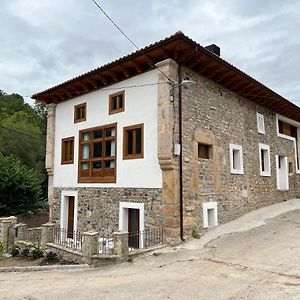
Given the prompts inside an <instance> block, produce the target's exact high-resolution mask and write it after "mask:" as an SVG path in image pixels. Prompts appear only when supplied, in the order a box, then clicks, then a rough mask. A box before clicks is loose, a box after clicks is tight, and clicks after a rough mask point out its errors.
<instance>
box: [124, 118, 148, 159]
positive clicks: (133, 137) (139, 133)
mask: <svg viewBox="0 0 300 300" xmlns="http://www.w3.org/2000/svg"><path fill="white" fill-rule="evenodd" d="M143 157H144V124H138V125H133V126H127V127H124V134H123V159H134V158H143Z"/></svg>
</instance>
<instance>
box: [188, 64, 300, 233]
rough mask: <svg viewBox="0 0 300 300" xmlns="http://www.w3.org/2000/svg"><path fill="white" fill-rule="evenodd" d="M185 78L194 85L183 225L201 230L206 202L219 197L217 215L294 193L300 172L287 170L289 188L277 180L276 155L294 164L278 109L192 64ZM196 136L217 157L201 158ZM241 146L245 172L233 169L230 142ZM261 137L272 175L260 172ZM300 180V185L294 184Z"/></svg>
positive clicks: (190, 97) (190, 99)
mask: <svg viewBox="0 0 300 300" xmlns="http://www.w3.org/2000/svg"><path fill="white" fill-rule="evenodd" d="M183 78H184V79H186V78H188V79H191V80H193V81H195V82H196V85H195V86H194V87H192V88H189V89H183V107H182V111H183V112H182V114H183V149H182V151H183V181H184V228H185V234H186V235H190V232H191V229H192V228H193V227H197V228H198V229H199V230H203V219H202V216H203V212H202V203H203V202H210V201H216V202H218V220H219V223H224V222H227V221H229V220H232V219H235V218H237V217H239V216H240V215H242V214H244V213H246V212H248V211H251V210H254V209H257V208H259V207H263V206H267V205H270V204H273V203H277V202H280V201H283V200H287V199H289V198H292V197H294V196H295V194H296V190H297V189H298V190H299V180H300V176H299V175H296V174H295V173H294V174H293V175H290V176H289V187H290V188H289V191H286V192H283V191H278V190H277V186H276V163H275V155H284V156H288V159H289V161H292V162H293V165H294V166H295V154H294V143H293V142H292V141H289V140H286V139H283V138H279V137H277V133H276V114H275V112H273V111H271V110H269V109H267V108H265V107H263V106H260V105H258V104H256V103H254V102H251V101H249V100H246V99H245V98H243V97H240V96H238V95H237V94H235V93H233V92H231V91H229V90H227V89H225V88H224V87H222V86H220V85H218V84H216V83H214V82H212V81H211V80H209V79H206V78H204V77H202V76H200V75H198V74H195V73H193V72H191V71H190V70H188V69H183ZM257 112H260V113H262V114H263V115H264V120H265V134H260V133H258V131H257V120H256V113H257ZM198 142H201V143H206V144H210V145H212V146H213V158H212V159H209V160H206V159H198ZM230 143H232V144H238V145H242V146H243V159H244V174H243V175H235V174H231V173H230V163H229V144H230ZM259 143H263V144H267V145H269V146H270V155H271V176H270V177H263V176H260V174H259V169H260V168H259ZM296 185H297V186H296Z"/></svg>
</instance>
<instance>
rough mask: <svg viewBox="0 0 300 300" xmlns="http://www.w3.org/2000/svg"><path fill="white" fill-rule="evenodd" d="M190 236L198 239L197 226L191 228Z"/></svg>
mask: <svg viewBox="0 0 300 300" xmlns="http://www.w3.org/2000/svg"><path fill="white" fill-rule="evenodd" d="M192 237H193V238H194V239H200V234H199V231H198V229H197V228H195V227H194V228H193V230H192Z"/></svg>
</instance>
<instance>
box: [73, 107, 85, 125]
mask: <svg viewBox="0 0 300 300" xmlns="http://www.w3.org/2000/svg"><path fill="white" fill-rule="evenodd" d="M85 120H86V103H81V104H78V105H75V107H74V123H78V122H82V121H85Z"/></svg>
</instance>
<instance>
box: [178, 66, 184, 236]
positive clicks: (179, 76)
mask: <svg viewBox="0 0 300 300" xmlns="http://www.w3.org/2000/svg"><path fill="white" fill-rule="evenodd" d="M181 81H182V76H181V64H178V82H179V84H178V101H179V103H178V119H179V120H178V122H179V145H180V155H179V201H180V239H181V240H182V241H185V239H184V237H183V178H182V149H183V147H182V84H180V83H181Z"/></svg>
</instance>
